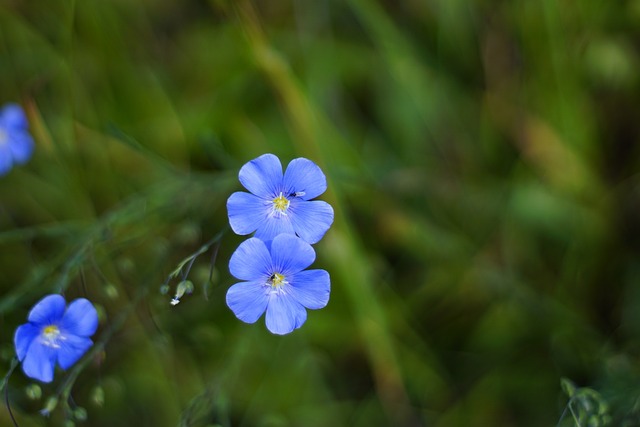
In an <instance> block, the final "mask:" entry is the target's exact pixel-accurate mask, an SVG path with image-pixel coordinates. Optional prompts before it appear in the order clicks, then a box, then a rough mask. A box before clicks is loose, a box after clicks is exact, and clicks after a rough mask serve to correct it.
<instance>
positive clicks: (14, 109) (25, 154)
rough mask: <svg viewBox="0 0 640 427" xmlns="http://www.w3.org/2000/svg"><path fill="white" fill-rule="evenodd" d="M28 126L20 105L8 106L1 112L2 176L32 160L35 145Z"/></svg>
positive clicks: (0, 160)
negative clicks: (17, 165)
mask: <svg viewBox="0 0 640 427" xmlns="http://www.w3.org/2000/svg"><path fill="white" fill-rule="evenodd" d="M27 126H28V123H27V116H25V114H24V111H23V110H22V107H20V106H19V105H17V104H7V105H5V107H4V108H3V109H2V110H0V175H4V174H6V173H7V172H9V171H10V170H11V168H12V167H13V165H14V164H23V163H25V162H26V161H27V160H29V158H31V154H32V153H33V147H34V144H33V138H31V135H29V132H28V131H27Z"/></svg>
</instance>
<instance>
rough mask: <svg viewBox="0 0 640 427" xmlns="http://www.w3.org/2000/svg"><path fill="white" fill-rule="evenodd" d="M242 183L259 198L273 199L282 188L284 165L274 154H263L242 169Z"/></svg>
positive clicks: (240, 176)
mask: <svg viewBox="0 0 640 427" xmlns="http://www.w3.org/2000/svg"><path fill="white" fill-rule="evenodd" d="M238 177H239V179H240V183H242V185H243V186H244V188H246V189H247V190H249V191H250V192H252V193H253V194H255V195H256V196H258V197H262V198H264V199H273V198H274V197H276V196H277V195H278V194H279V192H280V191H282V190H281V187H282V165H281V164H280V159H278V158H277V157H276V156H274V155H273V154H263V155H262V156H260V157H258V158H257V159H253V160H251V161H250V162H249V163H246V164H245V165H244V166H242V167H241V168H240V173H239V175H238Z"/></svg>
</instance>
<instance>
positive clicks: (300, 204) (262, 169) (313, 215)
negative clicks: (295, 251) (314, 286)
mask: <svg viewBox="0 0 640 427" xmlns="http://www.w3.org/2000/svg"><path fill="white" fill-rule="evenodd" d="M239 178H240V182H241V183H242V185H243V186H244V187H245V188H246V189H247V190H249V191H250V192H251V194H249V193H245V192H241V191H239V192H236V193H233V194H232V195H231V197H229V200H227V211H228V212H229V223H230V224H231V228H232V229H233V231H234V232H235V233H237V234H241V235H245V234H250V233H253V232H254V231H255V232H256V234H255V237H257V238H259V239H261V240H263V241H265V242H266V241H269V240H272V239H273V238H274V237H276V236H277V235H279V234H282V233H287V234H295V235H297V236H299V237H300V238H301V239H303V240H304V241H306V242H307V243H311V244H313V243H317V242H318V241H319V240H320V239H322V236H324V234H325V233H326V232H327V230H328V229H329V227H330V226H331V224H332V223H333V209H332V208H331V205H329V204H328V203H326V202H323V201H320V200H313V201H312V200H311V199H313V198H315V197H318V196H319V195H321V194H322V193H324V191H325V190H326V189H327V179H326V178H325V176H324V174H323V173H322V171H321V170H320V168H319V167H318V165H316V164H315V163H313V162H312V161H311V160H308V159H305V158H298V159H294V160H292V161H291V162H290V163H289V165H288V166H287V170H286V171H285V173H284V175H283V174H282V165H281V164H280V160H279V159H278V158H277V157H276V156H274V155H273V154H264V155H262V156H260V157H258V158H257V159H254V160H251V161H250V162H249V163H247V164H245V165H244V166H242V168H240V174H239Z"/></svg>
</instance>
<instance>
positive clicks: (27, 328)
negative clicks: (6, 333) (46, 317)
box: [13, 323, 40, 360]
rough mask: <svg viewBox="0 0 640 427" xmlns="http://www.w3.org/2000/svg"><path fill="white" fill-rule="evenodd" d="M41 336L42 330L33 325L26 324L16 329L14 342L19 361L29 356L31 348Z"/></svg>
mask: <svg viewBox="0 0 640 427" xmlns="http://www.w3.org/2000/svg"><path fill="white" fill-rule="evenodd" d="M39 334H40V328H38V327H37V326H34V325H32V324H31V323H25V324H24V325H20V326H18V328H17V329H16V333H15V335H14V337H13V342H14V344H15V346H16V354H17V355H18V360H23V359H24V356H25V355H26V354H27V351H28V350H29V346H30V345H31V343H32V342H33V340H35V339H36V338H37V337H38V335H39Z"/></svg>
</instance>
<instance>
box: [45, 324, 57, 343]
mask: <svg viewBox="0 0 640 427" xmlns="http://www.w3.org/2000/svg"><path fill="white" fill-rule="evenodd" d="M59 337H60V329H58V327H57V326H56V325H49V326H46V327H45V328H44V329H43V330H42V338H43V339H42V342H43V344H44V345H47V346H49V347H60V345H59V344H58V339H59Z"/></svg>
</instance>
